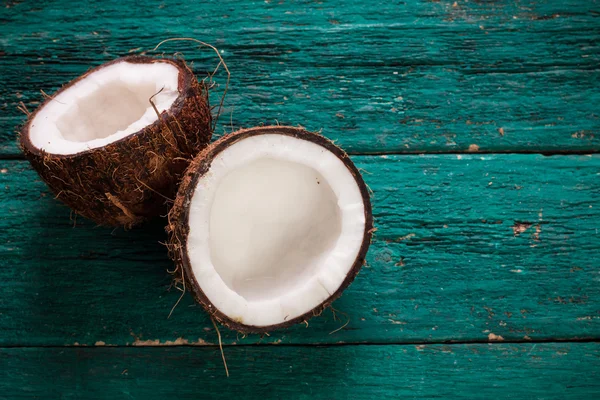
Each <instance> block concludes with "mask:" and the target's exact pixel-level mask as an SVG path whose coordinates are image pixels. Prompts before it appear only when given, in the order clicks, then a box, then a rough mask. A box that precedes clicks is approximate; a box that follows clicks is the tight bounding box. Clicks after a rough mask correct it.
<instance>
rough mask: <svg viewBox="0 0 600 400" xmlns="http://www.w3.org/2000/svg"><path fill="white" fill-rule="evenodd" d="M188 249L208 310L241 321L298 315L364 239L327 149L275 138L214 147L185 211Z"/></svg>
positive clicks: (341, 276) (348, 181)
mask: <svg viewBox="0 0 600 400" xmlns="http://www.w3.org/2000/svg"><path fill="white" fill-rule="evenodd" d="M188 223H189V235H188V238H187V252H188V257H189V261H190V264H191V265H190V266H191V269H192V272H193V275H194V279H195V280H196V282H197V283H198V285H199V286H200V289H201V290H202V291H203V292H204V294H205V295H206V297H207V298H208V300H209V301H210V302H211V304H212V307H216V308H217V309H218V310H219V311H221V312H222V313H223V314H225V315H226V316H227V317H229V318H230V319H231V320H233V321H236V322H238V323H241V324H244V325H251V326H258V327H260V326H270V325H276V324H281V323H284V322H286V321H289V320H291V319H293V318H295V317H298V316H301V315H303V314H305V313H307V312H309V311H311V310H313V309H314V308H315V307H317V306H319V305H320V304H321V303H322V302H324V301H325V300H327V299H328V298H329V297H331V295H332V294H333V293H335V292H336V290H337V289H338V288H339V287H340V286H341V285H342V283H343V282H344V280H345V279H346V277H347V276H348V273H349V272H350V270H351V269H352V267H353V264H354V263H355V261H356V258H357V255H358V253H359V250H360V248H361V245H362V242H363V239H364V235H365V232H364V230H365V206H364V203H363V199H362V196H361V192H360V190H359V187H358V185H357V183H356V180H355V178H354V177H353V175H352V174H351V172H350V171H349V170H348V168H347V167H346V165H345V164H344V163H343V162H342V161H341V160H340V159H339V158H338V157H337V156H336V155H334V154H333V153H331V152H330V151H329V150H327V149H326V148H324V147H322V146H320V145H318V144H315V143H313V142H310V141H307V140H303V139H297V138H294V137H291V136H286V135H280V134H263V135H257V136H251V137H248V138H245V139H242V140H240V141H238V142H236V143H234V144H232V145H231V146H230V147H227V148H226V149H225V150H223V151H221V152H220V153H219V154H218V155H217V156H216V157H215V158H214V160H213V161H212V164H211V166H210V170H209V171H208V172H207V173H206V174H205V175H204V176H203V177H201V178H200V179H199V181H198V183H197V185H196V187H195V189H194V192H193V195H192V198H191V201H190V205H189V216H188Z"/></svg>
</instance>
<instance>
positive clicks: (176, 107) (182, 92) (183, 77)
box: [19, 55, 209, 159]
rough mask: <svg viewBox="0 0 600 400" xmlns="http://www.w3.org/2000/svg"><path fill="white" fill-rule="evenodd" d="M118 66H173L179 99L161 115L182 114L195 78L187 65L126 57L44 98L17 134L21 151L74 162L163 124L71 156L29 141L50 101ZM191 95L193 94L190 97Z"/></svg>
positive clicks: (178, 62) (91, 72) (146, 58)
mask: <svg viewBox="0 0 600 400" xmlns="http://www.w3.org/2000/svg"><path fill="white" fill-rule="evenodd" d="M120 62H129V63H132V64H153V63H155V62H164V63H168V64H172V65H173V66H175V68H177V70H178V71H179V76H178V85H177V86H178V87H177V89H178V91H179V95H178V96H177V98H176V99H175V100H174V101H173V104H172V105H171V107H169V108H168V109H167V110H164V111H163V112H162V113H161V114H160V115H161V116H162V115H163V113H165V112H171V114H172V115H177V114H179V113H180V112H181V110H182V109H183V107H184V105H185V99H186V98H187V97H188V96H189V94H190V90H191V89H192V85H193V80H194V79H195V76H194V74H193V73H192V71H191V70H190V69H189V67H188V66H187V64H186V63H185V61H183V60H181V59H173V58H156V57H150V56H142V55H133V56H125V57H119V58H116V59H114V60H111V61H109V62H106V63H103V64H100V65H98V66H96V67H93V68H90V69H89V70H87V71H86V72H85V73H83V74H81V75H79V76H78V77H77V78H75V79H73V80H71V81H69V82H67V83H66V84H64V85H63V86H62V87H61V88H60V89H58V90H57V91H56V92H54V93H53V94H52V96H50V97H48V98H46V100H44V101H43V102H42V104H40V105H39V106H38V108H37V109H36V110H35V111H34V112H33V113H31V115H29V117H28V118H27V121H26V122H25V124H24V126H23V127H22V128H21V130H20V135H19V141H20V144H21V147H22V148H24V149H26V150H27V151H28V152H30V153H32V154H35V155H37V156H48V157H55V158H60V159H70V158H76V157H81V156H85V155H88V154H91V153H94V152H97V151H104V150H105V149H106V148H107V147H110V146H113V145H114V146H119V145H120V144H122V143H125V142H127V141H128V140H130V139H132V138H134V137H136V136H139V135H141V134H143V133H144V132H145V131H146V130H148V129H149V128H152V127H156V126H158V125H160V124H162V123H163V122H162V118H157V119H156V121H154V122H153V123H151V124H149V125H146V126H144V127H143V128H142V129H140V130H139V131H136V132H133V133H131V134H129V135H127V136H125V137H123V138H121V139H118V140H115V141H113V142H110V143H108V144H106V145H105V146H101V147H95V148H92V149H88V150H84V151H80V152H77V153H71V154H57V153H49V152H47V151H45V150H42V149H40V148H39V147H36V146H35V145H34V144H33V143H32V142H31V140H30V138H29V127H30V125H31V123H32V122H33V120H34V119H35V117H36V115H37V114H38V113H39V112H40V111H41V110H42V109H43V108H44V107H46V106H47V105H48V103H50V102H51V101H53V100H54V97H55V96H57V95H59V94H61V93H62V92H64V91H66V90H68V89H69V88H71V87H72V86H73V85H74V84H76V83H78V82H80V81H82V80H83V79H85V78H87V77H88V76H89V75H91V74H93V73H94V72H97V71H99V70H101V69H102V68H105V67H108V66H110V65H113V64H118V63H120ZM199 83H200V84H201V85H202V86H204V84H203V83H202V82H199ZM192 94H193V93H192ZM205 97H206V100H207V105H208V104H209V103H208V95H207V94H206V95H205Z"/></svg>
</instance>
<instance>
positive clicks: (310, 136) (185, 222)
mask: <svg viewBox="0 0 600 400" xmlns="http://www.w3.org/2000/svg"><path fill="white" fill-rule="evenodd" d="M265 134H277V135H286V136H292V137H295V138H298V139H302V140H308V141H310V142H313V143H316V144H318V145H320V146H323V147H324V148H326V149H327V150H329V151H330V152H332V153H333V154H335V155H336V156H337V157H338V158H339V159H340V160H341V161H342V162H343V163H344V165H345V166H346V167H347V168H348V170H349V171H350V173H351V174H352V175H353V176H354V179H355V181H356V184H357V186H358V188H359V190H360V193H361V196H362V199H363V203H364V208H365V231H364V235H363V242H362V245H361V247H360V250H359V252H358V255H357V257H356V260H355V261H354V263H353V265H352V268H351V269H350V271H349V272H348V275H347V276H346V279H344V281H343V282H342V284H341V286H340V287H339V288H338V290H337V291H336V292H335V293H333V294H332V295H331V296H330V297H329V298H327V300H325V301H324V302H323V303H321V304H319V305H318V306H317V307H315V308H313V309H312V310H311V311H309V312H307V313H305V314H303V315H301V316H298V317H296V318H293V319H291V320H288V321H285V322H282V323H280V324H276V325H270V326H252V325H245V324H243V323H241V322H240V321H236V320H233V319H231V318H229V317H228V316H227V315H225V314H223V313H222V312H221V311H219V310H218V309H217V308H216V307H215V306H214V305H213V304H212V303H211V302H210V300H209V299H208V298H207V297H206V295H205V294H204V292H203V291H202V289H201V288H200V285H199V284H198V281H197V280H196V278H195V276H194V273H193V271H192V265H191V262H190V259H189V255H188V252H187V237H188V234H189V230H190V227H189V209H190V202H191V200H192V197H193V195H194V190H195V188H196V186H197V184H198V180H199V179H200V178H201V177H202V176H204V174H206V173H207V172H209V170H210V166H211V164H212V161H213V159H214V158H215V157H216V156H217V155H218V154H219V153H220V152H221V151H223V150H225V149H226V148H228V147H229V146H231V145H232V144H234V143H236V142H238V141H240V140H243V139H246V138H249V137H251V136H256V135H265ZM373 231H374V229H373V214H372V211H371V201H370V198H369V191H368V189H367V185H366V184H365V182H364V181H363V179H362V176H361V175H360V172H359V171H358V169H357V168H356V167H355V166H354V164H353V163H352V161H351V160H350V158H349V157H348V155H347V154H346V153H345V152H344V151H343V150H342V149H340V148H339V147H337V146H336V145H335V144H334V143H333V142H332V141H330V140H329V139H327V138H325V137H323V136H321V135H319V134H317V133H312V132H308V131H306V130H304V129H302V128H296V127H290V126H264V127H256V128H250V129H242V130H239V131H237V132H234V133H231V134H229V135H227V136H225V137H223V138H221V139H219V140H217V141H216V142H214V143H212V144H211V145H210V146H208V147H207V148H206V149H205V150H203V151H202V152H201V153H200V154H198V155H197V156H196V158H194V160H193V161H192V162H191V163H190V165H189V167H188V169H187V171H186V172H185V175H184V177H183V178H182V181H181V184H180V186H179V191H178V193H177V197H176V199H175V203H174V205H173V208H171V211H170V213H169V225H168V226H167V232H168V233H169V244H168V247H169V254H170V256H171V258H172V259H173V261H174V262H175V266H176V269H175V272H174V275H175V279H176V280H181V279H183V280H185V283H186V288H189V289H190V291H191V292H192V295H193V296H194V298H195V299H196V301H197V302H198V303H200V304H201V305H202V307H204V309H205V310H206V311H207V312H208V313H209V314H210V315H211V316H212V317H213V318H215V319H216V320H217V321H219V322H220V323H221V324H223V325H225V326H227V327H228V328H230V329H233V330H237V331H239V332H243V333H262V332H269V331H272V330H275V329H281V328H287V327H289V326H292V325H295V324H297V323H300V322H305V321H307V320H308V319H310V318H311V317H313V316H317V315H320V314H321V313H322V312H323V310H324V309H325V308H327V307H328V306H329V305H330V304H331V303H332V302H333V301H334V300H336V299H337V298H339V297H340V296H341V294H342V292H343V291H344V290H345V289H346V288H347V287H348V286H349V285H350V284H351V283H352V281H353V280H354V278H355V277H356V275H357V274H358V271H359V270H360V268H361V267H362V265H363V264H364V262H365V256H366V254H367V250H368V248H369V245H370V244H371V238H372V234H373Z"/></svg>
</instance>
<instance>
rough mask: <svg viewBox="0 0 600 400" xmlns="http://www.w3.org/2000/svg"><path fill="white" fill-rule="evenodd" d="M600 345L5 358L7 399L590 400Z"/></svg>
mask: <svg viewBox="0 0 600 400" xmlns="http://www.w3.org/2000/svg"><path fill="white" fill-rule="evenodd" d="M599 346H600V345H599V344H598V343H552V344H519V345H515V344H506V345H503V344H494V345H487V344H483V345H481V344H480V345H453V346H441V345H437V346H436V345H428V346H413V345H408V346H394V345H391V346H364V345H363V346H332V347H297V346H269V347H267V346H246V347H237V348H226V349H225V354H226V357H227V362H228V365H229V371H230V374H231V377H230V378H229V379H228V378H226V377H225V371H224V369H223V364H222V361H221V355H220V353H219V349H218V347H211V348H209V347H175V348H173V347H170V348H165V347H163V348H157V347H154V348H148V347H146V348H109V347H102V348H93V349H91V348H68V349H65V348H24V349H17V348H13V349H0V365H2V366H3V367H2V368H0V398H2V399H11V400H13V399H14V400H16V399H30V398H43V399H47V398H61V399H79V398H86V399H106V398H118V399H120V398H135V399H147V400H152V399H167V398H172V397H176V398H178V399H198V398H211V399H231V398H239V397H241V398H257V399H258V398H260V399H281V398H291V399H374V398H386V399H387V398H405V399H432V398H453V399H456V398H460V399H482V398H494V399H544V400H547V399H557V400H566V399H593V398H598V396H600V380H599V379H598V378H599V373H600V356H599V354H600V351H599V350H600V348H599ZM32 377H35V379H32Z"/></svg>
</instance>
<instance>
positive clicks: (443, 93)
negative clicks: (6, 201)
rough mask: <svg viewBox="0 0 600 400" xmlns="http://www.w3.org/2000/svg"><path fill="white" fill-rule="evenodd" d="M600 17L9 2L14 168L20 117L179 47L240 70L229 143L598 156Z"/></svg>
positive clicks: (450, 9) (528, 8)
mask: <svg viewBox="0 0 600 400" xmlns="http://www.w3.org/2000/svg"><path fill="white" fill-rule="evenodd" d="M599 9H600V6H599V5H598V3H597V1H579V0H566V1H559V0H548V1H532V0H527V1H520V2H518V3H515V2H512V1H509V0H501V1H494V2H475V1H472V2H465V1H456V2H455V1H453V0H450V1H417V0H409V1H405V2H394V1H377V2H362V3H361V2H358V3H357V2H344V1H327V2H303V3H302V4H298V3H291V2H290V3H288V2H285V3H282V2H276V1H266V2H265V1H258V2H247V1H214V2H203V3H201V4H200V3H195V2H184V1H176V0H168V1H162V2H157V3H148V4H144V6H143V7H141V6H139V5H138V6H137V7H136V6H134V5H133V4H128V3H127V2H117V1H114V2H108V1H89V2H78V3H77V5H75V4H72V3H71V2H66V1H37V2H23V3H20V2H12V3H10V2H9V3H8V4H7V6H6V7H3V8H2V9H0V22H1V24H0V36H1V37H2V39H1V40H0V57H1V68H2V70H1V75H2V77H3V78H4V79H3V84H2V85H0V98H1V99H2V102H1V104H0V110H2V115H1V116H0V153H1V154H4V155H5V156H14V155H16V154H18V149H17V147H16V141H15V140H14V137H15V133H14V132H15V127H16V126H17V125H18V124H20V123H21V122H23V120H24V116H23V115H21V114H20V113H19V112H18V111H17V110H16V106H17V104H18V103H19V102H21V101H22V102H24V103H25V104H26V105H27V107H29V108H30V109H33V108H35V107H36V106H37V105H38V104H39V101H40V100H41V95H40V92H39V91H40V89H41V90H44V91H46V92H48V93H51V92H52V91H54V90H56V89H57V88H58V87H60V85H62V84H64V83H65V82H67V81H69V80H70V79H73V78H75V77H76V76H78V75H79V74H81V73H83V72H84V71H86V70H87V69H88V68H90V67H92V66H95V65H98V64H100V63H102V62H106V61H108V60H111V59H113V58H115V57H118V56H122V55H126V54H130V53H140V52H148V51H150V50H151V49H152V48H153V47H154V46H155V45H156V44H157V43H158V42H159V41H160V40H162V39H165V38H169V37H180V36H191V37H196V38H199V39H202V40H206V41H208V42H211V43H214V44H215V45H217V46H218V47H219V48H220V49H221V50H222V53H223V56H224V57H225V59H226V61H227V62H228V64H229V67H230V69H231V72H232V87H231V90H230V92H229V94H228V96H227V108H226V110H225V112H224V115H223V117H222V119H221V126H220V128H219V130H218V134H222V133H223V132H224V131H231V130H232V129H234V128H238V127H241V126H244V127H249V126H253V125H258V124H261V123H265V122H266V123H273V122H274V121H279V122H280V123H282V124H290V125H297V124H301V125H304V126H306V127H307V128H308V129H311V130H320V129H322V130H323V133H324V134H325V135H326V136H328V137H329V138H331V139H334V140H336V141H337V142H338V144H339V145H341V146H342V147H343V148H345V149H346V150H348V151H349V152H351V153H353V154H360V153H398V152H408V153H420V152H465V151H475V150H478V151H482V152H545V153H556V152H559V153H562V152H596V151H598V149H599V148H600V132H599V131H600V129H599V128H600V114H599V113H598V109H597V104H598V103H599V102H600V92H599V91H598V90H597V88H598V86H599V85H600V70H598V65H600V64H599V63H600V18H598V12H599V11H598V10H599ZM163 49H164V53H165V54H173V53H174V52H176V51H180V52H182V53H183V54H184V56H185V57H186V58H187V59H188V60H192V61H195V65H196V71H197V72H198V73H199V75H203V74H204V75H205V74H206V73H207V72H208V71H211V70H212V68H213V67H214V65H215V61H214V57H212V55H211V54H210V52H208V51H201V50H197V49H195V48H194V47H193V46H190V45H188V44H185V43H179V44H170V45H168V46H165V47H164V48H163ZM161 50H162V49H161ZM219 82H221V83H223V80H222V79H221V78H219ZM222 88H223V87H222V86H221V87H219V88H216V90H215V91H214V92H213V100H214V101H213V102H215V101H216V100H217V99H218V97H219V95H220V92H219V90H220V89H222Z"/></svg>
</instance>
